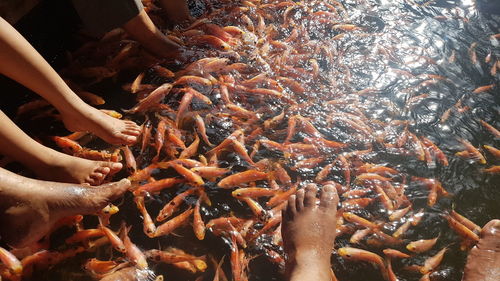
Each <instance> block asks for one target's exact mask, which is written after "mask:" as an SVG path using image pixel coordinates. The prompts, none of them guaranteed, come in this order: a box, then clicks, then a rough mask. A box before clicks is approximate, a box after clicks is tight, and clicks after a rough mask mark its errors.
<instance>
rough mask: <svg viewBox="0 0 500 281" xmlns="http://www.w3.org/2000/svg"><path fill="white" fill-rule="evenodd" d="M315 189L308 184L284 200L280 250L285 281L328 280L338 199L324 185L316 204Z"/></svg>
mask: <svg viewBox="0 0 500 281" xmlns="http://www.w3.org/2000/svg"><path fill="white" fill-rule="evenodd" d="M317 191H318V188H317V186H316V185H315V184H309V185H307V186H306V188H305V189H301V190H299V191H297V193H296V195H292V196H291V197H290V198H289V199H288V205H287V207H286V209H285V210H283V226H282V233H283V247H284V250H285V253H286V256H287V262H286V266H285V267H286V273H287V275H288V276H289V277H290V279H289V280H318V281H319V280H325V281H326V280H328V281H329V280H330V278H331V275H330V274H331V273H330V271H331V266H330V256H331V253H332V250H333V242H334V241H335V226H336V214H337V204H338V202H339V197H338V195H337V192H336V190H335V187H334V186H332V185H325V186H324V187H323V189H322V191H321V195H320V198H319V200H318V199H316V193H317Z"/></svg>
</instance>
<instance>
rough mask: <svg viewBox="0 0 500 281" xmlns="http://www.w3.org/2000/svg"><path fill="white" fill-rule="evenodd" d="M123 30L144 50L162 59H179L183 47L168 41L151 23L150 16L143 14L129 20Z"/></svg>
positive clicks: (143, 12) (142, 11)
mask: <svg viewBox="0 0 500 281" xmlns="http://www.w3.org/2000/svg"><path fill="white" fill-rule="evenodd" d="M123 29H125V31H126V32H127V33H128V34H129V35H130V36H131V37H132V38H134V39H135V40H137V41H138V42H139V43H141V45H142V46H144V48H146V49H147V50H148V51H150V52H151V53H153V54H154V55H156V56H158V57H161V58H177V57H178V56H179V55H180V48H181V46H180V45H178V44H177V43H175V42H173V41H172V40H170V39H168V38H167V36H165V34H163V33H162V32H161V31H160V30H159V29H158V28H157V27H156V26H155V25H154V23H153V22H152V21H151V19H150V18H149V16H148V14H147V13H146V12H145V11H144V9H142V10H141V12H140V13H139V14H138V15H137V16H135V17H134V18H132V19H131V20H129V21H128V22H127V23H125V25H123Z"/></svg>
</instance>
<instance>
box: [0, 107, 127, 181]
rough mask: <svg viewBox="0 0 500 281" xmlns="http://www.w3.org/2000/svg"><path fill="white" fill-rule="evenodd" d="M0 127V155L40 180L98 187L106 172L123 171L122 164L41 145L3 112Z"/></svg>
mask: <svg viewBox="0 0 500 281" xmlns="http://www.w3.org/2000/svg"><path fill="white" fill-rule="evenodd" d="M0 124H2V130H1V131H0V154H2V155H6V156H8V157H9V158H12V159H14V160H16V161H18V162H20V163H22V164H23V165H25V166H26V167H28V168H30V169H31V170H33V171H34V172H35V173H36V174H37V175H38V176H40V177H41V178H43V179H47V180H55V181H61V182H73V183H90V184H99V183H101V182H102V180H103V179H104V178H105V177H106V176H107V175H108V174H109V173H116V172H118V171H119V170H121V168H122V164H121V163H111V162H100V161H90V160H87V159H82V158H77V157H73V156H70V155H66V154H64V153H61V152H58V151H55V150H53V149H51V148H48V147H46V146H43V145H41V144H40V143H38V142H36V141H35V140H33V139H32V138H30V137H29V136H28V135H26V134H25V133H24V132H23V131H21V129H19V128H18V127H17V126H16V125H15V124H14V123H13V122H12V121H11V120H10V119H9V118H8V117H7V116H6V115H5V114H4V113H3V112H2V111H0Z"/></svg>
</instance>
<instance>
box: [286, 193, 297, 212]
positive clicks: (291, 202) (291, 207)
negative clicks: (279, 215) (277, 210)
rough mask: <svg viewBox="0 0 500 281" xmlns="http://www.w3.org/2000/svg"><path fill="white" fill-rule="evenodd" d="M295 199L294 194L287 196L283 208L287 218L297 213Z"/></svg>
mask: <svg viewBox="0 0 500 281" xmlns="http://www.w3.org/2000/svg"><path fill="white" fill-rule="evenodd" d="M296 200H297V198H296V197H295V195H292V196H290V197H289V198H288V202H287V206H286V209H285V210H284V213H285V214H286V216H287V217H288V218H293V217H294V216H295V214H296V213H297V206H296V205H295V201H296Z"/></svg>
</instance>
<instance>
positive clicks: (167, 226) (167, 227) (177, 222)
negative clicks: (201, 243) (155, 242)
mask: <svg viewBox="0 0 500 281" xmlns="http://www.w3.org/2000/svg"><path fill="white" fill-rule="evenodd" d="M192 213H193V209H192V208H189V209H187V210H186V211H184V212H183V213H182V214H180V215H178V216H177V217H175V218H173V219H170V220H169V221H167V222H165V223H163V224H162V225H160V226H158V227H157V228H156V231H155V234H154V237H159V236H164V235H168V234H170V233H171V232H172V231H174V230H175V229H177V228H178V227H179V226H181V225H182V224H183V223H185V222H186V221H187V219H188V218H189V216H191V214H192Z"/></svg>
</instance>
